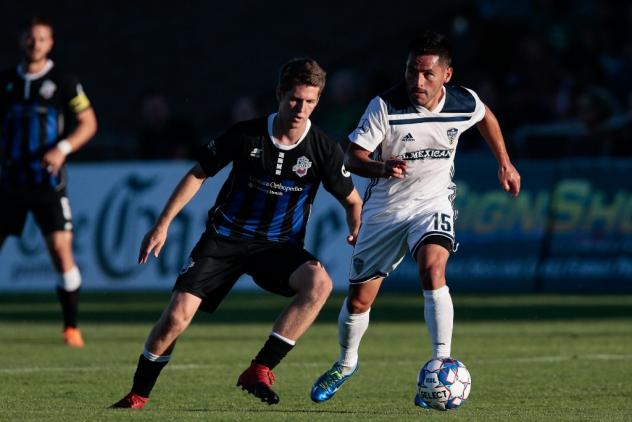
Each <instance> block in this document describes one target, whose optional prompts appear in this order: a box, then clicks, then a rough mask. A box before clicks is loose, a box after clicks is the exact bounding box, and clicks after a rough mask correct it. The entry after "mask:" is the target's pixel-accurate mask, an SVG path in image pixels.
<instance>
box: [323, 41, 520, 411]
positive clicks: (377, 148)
mask: <svg viewBox="0 0 632 422" xmlns="http://www.w3.org/2000/svg"><path fill="white" fill-rule="evenodd" d="M450 62H451V48H450V46H449V44H448V42H447V40H446V39H445V37H444V36H442V35H440V34H437V33H434V32H425V33H423V34H422V35H420V36H419V37H418V38H416V39H415V40H413V41H412V43H411V44H410V49H409V55H408V58H407V61H406V71H405V77H404V81H402V82H401V83H399V84H398V85H396V86H395V87H394V88H392V89H391V90H389V91H387V92H386V93H384V94H381V95H379V96H377V97H375V98H374V99H373V100H372V101H371V102H370V103H369V105H368V107H367V110H366V111H365V113H364V115H363V116H362V118H361V120H360V124H359V126H358V127H357V128H356V129H355V130H354V131H353V132H352V133H351V135H350V136H349V140H350V141H351V143H350V144H349V147H348V148H347V153H346V157H345V161H346V165H347V167H348V169H349V170H350V171H352V172H354V173H356V174H358V175H360V176H364V177H370V178H371V183H370V184H369V186H368V188H367V191H366V194H365V197H364V208H363V210H362V229H361V230H360V232H359V234H358V241H357V243H356V245H355V248H354V251H353V256H352V262H351V271H350V280H349V283H350V286H349V293H348V296H347V298H346V300H345V301H344V303H343V305H342V309H341V310H340V315H339V319H338V333H339V344H340V356H339V358H338V361H337V362H336V363H334V365H333V367H332V368H331V369H329V370H328V371H327V372H325V373H324V374H323V375H322V376H321V377H320V378H319V379H318V380H316V382H315V383H314V386H313V387H312V391H311V397H312V400H314V401H315V402H323V401H326V400H329V399H330V398H331V397H333V395H334V394H335V393H336V391H337V390H338V389H339V388H340V387H341V386H342V385H343V383H344V382H345V381H346V380H348V379H349V378H350V377H351V375H353V374H354V373H355V371H356V369H357V368H358V348H359V346H360V341H361V339H362V336H363V335H364V333H365V331H366V329H367V328H368V325H369V311H370V309H371V305H372V304H373V301H374V300H375V297H376V295H377V293H378V291H379V288H380V285H381V284H382V281H383V280H384V278H385V277H386V276H388V274H389V273H390V272H392V271H393V270H395V268H396V267H397V266H398V265H399V263H400V262H401V260H402V259H403V257H404V255H405V254H406V251H407V250H410V253H411V255H412V257H413V258H414V259H415V261H416V262H417V266H418V268H419V276H420V278H421V284H422V287H423V296H424V317H425V320H426V325H427V327H428V332H429V334H430V340H431V343H432V353H433V356H434V357H449V356H450V348H451V341H452V324H453V315H454V311H453V307H452V299H451V297H450V292H449V289H448V286H447V285H446V279H445V269H446V264H447V261H448V257H449V256H450V252H454V251H456V246H457V245H456V242H455V239H454V221H455V219H456V210H455V209H454V208H453V202H454V198H455V196H456V187H455V185H454V183H453V181H452V177H453V175H454V156H455V153H456V146H457V143H458V140H459V136H460V135H461V134H462V133H463V132H464V131H465V130H467V129H469V128H470V127H472V126H474V125H476V127H477V128H478V130H479V131H480V133H481V135H482V136H483V138H484V139H485V140H486V141H487V143H488V145H489V146H490V148H491V150H492V152H493V153H494V156H495V157H496V160H497V161H498V165H499V170H498V179H499V181H500V184H501V186H502V187H503V189H504V190H505V191H507V192H509V193H510V194H511V195H513V196H514V197H515V196H517V195H518V193H519V192H520V175H519V174H518V172H517V171H516V169H515V168H514V166H513V165H512V164H511V161H510V160H509V156H508V154H507V151H506V148H505V142H504V139H503V136H502V134H501V130H500V126H499V124H498V121H497V120H496V117H495V116H494V114H493V113H492V112H491V110H490V109H489V108H488V107H487V106H486V105H485V104H483V103H482V102H481V100H480V99H479V98H478V96H477V95H476V93H474V91H472V90H470V89H467V88H464V87H460V86H448V85H445V84H446V83H448V82H449V81H450V79H451V77H452V67H451V66H450Z"/></svg>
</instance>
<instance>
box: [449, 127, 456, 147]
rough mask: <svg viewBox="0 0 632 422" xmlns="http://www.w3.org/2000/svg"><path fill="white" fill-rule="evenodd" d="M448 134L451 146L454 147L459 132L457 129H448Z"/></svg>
mask: <svg viewBox="0 0 632 422" xmlns="http://www.w3.org/2000/svg"><path fill="white" fill-rule="evenodd" d="M446 133H447V134H448V139H449V140H450V145H452V144H453V143H454V140H455V139H456V134H457V133H459V130H458V129H457V128H455V127H453V128H450V129H448V131H447V132H446Z"/></svg>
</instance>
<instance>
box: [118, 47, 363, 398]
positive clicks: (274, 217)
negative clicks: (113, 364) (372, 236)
mask: <svg viewBox="0 0 632 422" xmlns="http://www.w3.org/2000/svg"><path fill="white" fill-rule="evenodd" d="M324 86H325V71H324V70H323V69H322V68H321V67H320V66H319V65H318V63H316V62H315V61H314V60H311V59H294V60H291V61H290V62H288V63H286V64H285V65H284V66H283V67H282V69H281V72H280V75H279V84H278V88H277V99H278V101H279V109H278V112H277V113H273V114H270V115H269V116H267V117H261V118H257V119H254V120H248V121H244V122H241V123H237V124H236V125H234V126H233V127H232V128H230V129H229V130H228V131H227V132H226V133H224V134H223V135H221V136H220V137H218V138H217V139H214V140H211V141H210V142H209V143H208V145H206V146H205V147H203V148H201V149H200V150H199V152H198V156H197V159H198V164H196V165H195V166H194V167H193V168H192V169H191V170H190V171H189V172H188V173H187V174H186V175H185V176H184V178H183V179H182V180H181V181H180V183H179V185H178V186H177V187H176V189H175V191H174V192H173V194H172V195H171V197H170V199H169V200H168V202H167V204H166V206H165V208H164V210H163V211H162V214H161V215H160V217H159V219H158V221H157V222H156V224H155V226H154V227H153V228H152V229H151V230H150V231H149V233H147V235H146V236H145V238H144V240H143V242H142V245H141V250H140V256H139V262H140V263H145V262H146V261H147V258H148V256H149V254H150V253H151V252H152V251H153V253H154V255H155V256H158V254H159V253H160V250H161V248H162V246H163V245H164V243H165V241H166V238H167V231H168V228H169V224H170V223H171V221H172V220H173V218H174V217H175V216H176V215H177V214H178V212H179V211H180V210H181V209H182V208H183V207H184V206H185V205H186V204H187V203H188V202H189V200H190V199H191V198H192V197H193V196H194V195H195V194H196V192H197V191H198V190H199V189H200V186H202V183H204V180H206V178H207V177H212V176H214V175H215V174H217V172H218V171H220V170H221V169H222V168H223V167H225V166H226V165H227V164H229V163H232V165H233V167H232V171H231V173H230V175H229V176H228V179H227V180H226V182H225V183H224V186H223V187H222V189H221V191H220V193H219V195H218V197H217V200H216V203H215V206H214V207H213V208H212V209H211V210H210V211H209V218H208V221H207V227H206V231H205V232H204V233H203V234H202V237H201V238H200V240H199V242H198V243H197V245H196V246H195V247H194V249H193V251H192V252H191V255H190V259H189V261H188V263H187V264H186V265H185V266H184V267H183V268H182V270H181V272H180V276H179V277H178V279H177V280H176V283H175V287H174V293H173V295H172V298H171V302H170V303H169V305H168V306H167V308H166V309H165V310H164V312H163V314H162V316H161V317H160V319H159V320H158V322H157V323H156V325H155V326H154V328H153V329H152V330H151V332H150V333H149V337H148V338H147V341H146V343H145V350H144V352H143V353H142V354H141V355H140V358H139V360H138V366H137V368H136V373H135V374H134V381H133V385H132V389H131V392H130V393H129V394H127V395H126V396H125V397H124V398H123V399H121V400H120V401H119V402H117V403H115V404H114V405H113V407H122V408H136V409H139V408H143V407H144V406H145V403H146V402H147V400H148V397H149V394H150V392H151V390H152V388H153V386H154V384H155V383H156V380H157V378H158V375H159V373H160V371H161V370H162V368H163V367H164V366H165V365H166V364H167V362H169V360H170V358H171V354H172V353H173V350H174V347H175V344H176V340H177V338H178V336H179V335H180V334H181V333H182V332H183V331H184V330H185V329H186V328H187V327H188V325H189V323H190V322H191V320H192V319H193V316H194V315H195V313H196V312H197V310H198V308H199V309H202V310H204V311H206V312H209V313H210V312H214V311H215V309H216V308H217V307H218V306H219V304H220V303H221V302H222V300H223V299H224V297H225V296H226V294H228V292H229V291H230V290H231V289H232V287H233V285H234V284H235V282H236V281H237V279H238V278H239V277H240V276H241V275H242V274H249V275H250V276H252V278H253V279H254V281H255V282H256V283H257V284H258V285H259V286H261V287H262V288H264V289H265V290H268V291H270V292H272V293H275V294H279V295H282V296H287V297H291V296H295V298H294V299H293V301H292V302H291V303H290V304H289V306H288V307H287V308H286V309H285V310H284V311H283V312H282V313H281V315H280V316H279V317H278V319H277V320H276V322H275V323H274V326H273V328H272V333H271V334H270V336H269V337H268V339H267V341H266V342H265V344H264V346H263V348H262V349H261V350H260V351H259V353H258V354H257V355H256V357H255V358H254V360H253V361H252V362H251V365H250V367H249V368H248V369H246V370H245V371H244V372H243V373H242V374H241V375H240V376H239V378H238V380H237V385H238V386H241V387H242V389H244V390H247V391H248V392H249V393H251V394H253V395H254V396H256V397H258V398H260V399H261V400H262V401H264V402H267V403H268V404H275V403H278V402H279V396H278V395H277V394H276V393H275V392H274V391H273V390H272V389H271V386H272V384H273V383H274V381H275V377H274V374H273V372H272V369H273V368H274V367H275V366H276V365H277V364H278V363H279V362H280V361H281V359H283V357H284V356H285V355H286V354H287V353H288V352H289V351H290V350H291V349H292V348H293V347H294V344H295V343H296V341H297V340H298V339H299V338H300V337H301V335H302V334H303V333H304V332H305V331H306V330H307V328H308V327H309V326H310V325H311V324H312V322H313V321H314V319H315V318H316V316H317V315H318V312H319V311H320V309H321V308H322V306H323V304H324V303H325V300H326V299H327V297H328V296H329V293H330V292H331V289H332V283H331V279H330V278H329V275H328V274H327V272H326V271H325V268H324V267H323V265H322V264H321V263H320V262H319V261H318V259H317V258H315V257H314V256H312V255H311V254H310V253H309V252H307V251H306V250H305V249H304V248H303V238H304V236H305V228H306V225H307V219H308V217H309V212H310V209H311V206H312V202H313V200H314V197H315V195H316V191H317V190H318V186H319V185H320V183H321V182H322V183H323V185H324V186H325V189H327V190H328V191H329V192H330V193H331V194H332V195H333V196H334V197H335V198H336V199H338V201H340V203H341V204H342V205H343V207H344V208H345V209H346V212H347V223H348V226H349V233H350V234H349V236H348V238H347V241H348V242H349V243H351V244H353V243H355V238H356V235H357V232H358V230H359V226H360V212H361V208H362V200H361V199H360V196H359V195H358V193H357V191H356V190H355V189H354V187H353V183H352V181H351V177H350V176H351V175H350V174H349V173H348V172H347V171H346V170H345V168H344V165H343V160H344V154H343V152H342V149H341V148H340V146H338V145H337V144H336V143H334V142H333V141H331V140H330V139H329V138H327V136H326V135H325V134H324V133H323V132H321V131H320V130H319V129H318V128H316V127H315V126H314V125H312V123H311V121H310V120H309V116H310V115H311V114H312V111H313V110H314V108H315V107H316V105H317V104H318V100H319V98H320V95H321V93H322V90H323V88H324ZM244 312H247V309H245V310H244Z"/></svg>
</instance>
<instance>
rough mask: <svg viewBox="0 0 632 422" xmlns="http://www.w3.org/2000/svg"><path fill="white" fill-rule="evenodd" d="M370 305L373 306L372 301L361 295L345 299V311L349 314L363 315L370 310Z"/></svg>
mask: <svg viewBox="0 0 632 422" xmlns="http://www.w3.org/2000/svg"><path fill="white" fill-rule="evenodd" d="M371 305H373V301H372V300H371V299H370V298H368V297H365V296H362V295H357V296H350V297H348V298H347V310H348V311H349V313H350V314H363V313H365V312H366V311H368V310H369V309H371Z"/></svg>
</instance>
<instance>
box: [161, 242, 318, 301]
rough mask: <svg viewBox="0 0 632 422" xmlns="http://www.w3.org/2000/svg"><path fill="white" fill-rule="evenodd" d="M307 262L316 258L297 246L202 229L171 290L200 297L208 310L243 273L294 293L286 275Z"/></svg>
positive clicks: (274, 290) (270, 288) (274, 288)
mask: <svg viewBox="0 0 632 422" xmlns="http://www.w3.org/2000/svg"><path fill="white" fill-rule="evenodd" d="M308 261H318V260H317V259H316V258H315V257H314V256H313V255H312V254H311V253H309V252H307V251H306V250H305V249H303V248H302V247H301V246H298V245H293V244H289V243H283V242H271V241H266V240H251V239H236V238H232V237H226V236H221V235H219V234H216V233H209V232H206V233H204V234H203V235H202V237H201V238H200V240H199V241H198V243H197V244H196V245H195V247H194V248H193V251H192V252H191V255H190V256H189V260H188V262H187V263H186V264H185V265H184V267H183V268H182V270H180V275H179V276H178V279H177V280H176V283H175V286H174V288H173V289H174V290H178V291H183V292H188V293H191V294H192V295H195V296H197V297H199V298H201V299H202V304H201V305H200V309H201V310H203V311H206V312H209V313H212V312H214V311H215V309H217V307H218V306H219V304H220V303H221V302H222V300H223V299H224V298H225V297H226V295H227V294H228V292H229V291H230V290H231V289H232V288H233V286H234V285H235V283H236V282H237V280H238V279H239V277H240V276H242V275H243V274H248V275H250V276H251V277H252V279H253V280H254V281H255V283H257V284H258V285H259V286H260V287H262V288H263V289H265V290H267V291H269V292H272V293H275V294H278V295H282V296H287V297H290V296H294V294H295V293H296V292H295V291H294V290H292V288H291V287H290V285H289V280H290V276H291V275H292V273H293V272H294V271H295V270H296V269H297V268H298V267H300V266H301V265H303V264H304V263H306V262H308Z"/></svg>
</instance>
